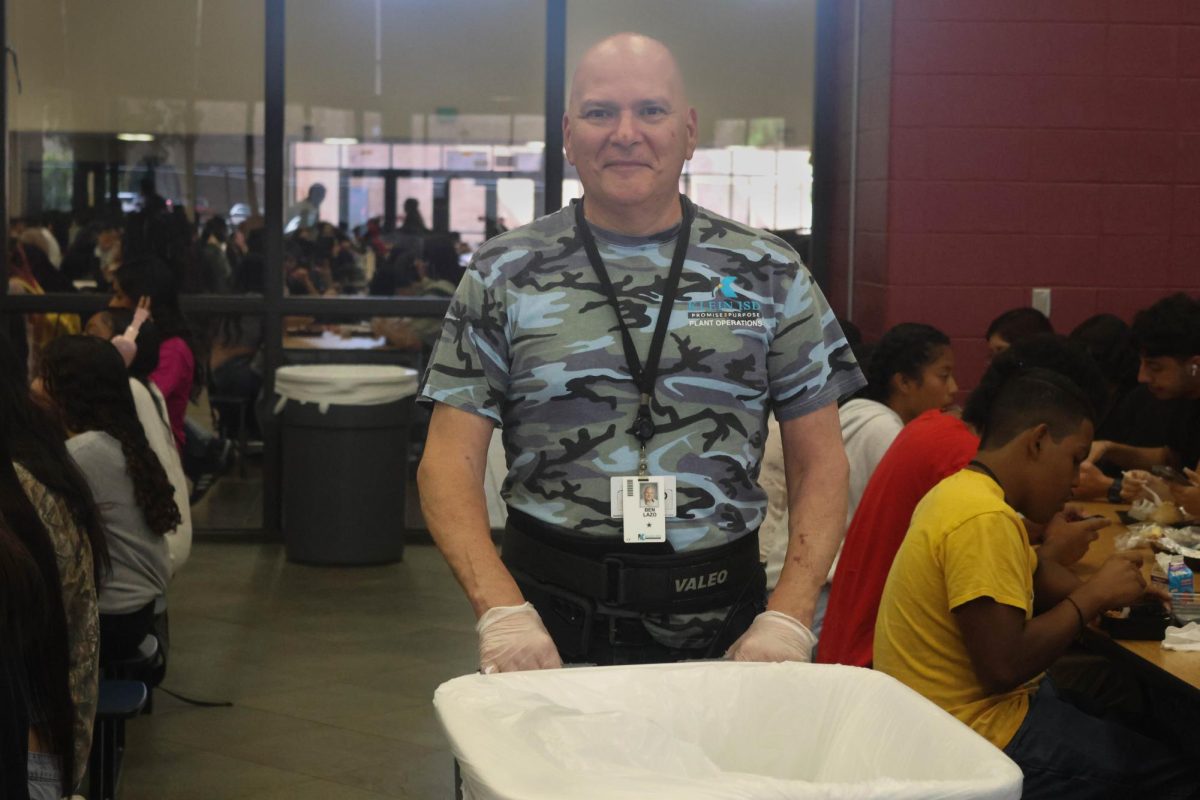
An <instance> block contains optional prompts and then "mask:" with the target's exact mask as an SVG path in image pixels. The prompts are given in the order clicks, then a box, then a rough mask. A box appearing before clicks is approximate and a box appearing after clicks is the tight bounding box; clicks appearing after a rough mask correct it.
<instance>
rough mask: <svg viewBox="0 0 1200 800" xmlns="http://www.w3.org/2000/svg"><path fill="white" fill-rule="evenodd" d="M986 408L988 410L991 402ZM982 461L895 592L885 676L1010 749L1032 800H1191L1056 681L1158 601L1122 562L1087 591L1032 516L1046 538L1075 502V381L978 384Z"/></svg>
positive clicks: (1081, 402) (882, 642)
mask: <svg viewBox="0 0 1200 800" xmlns="http://www.w3.org/2000/svg"><path fill="white" fill-rule="evenodd" d="M985 395H986V396H985ZM970 405H972V406H973V407H974V408H975V409H977V410H979V409H982V411H983V412H984V419H985V422H984V425H983V430H982V432H981V434H982V435H981V442H980V447H979V452H978V454H977V455H976V458H975V460H973V461H971V463H970V464H969V465H968V466H967V468H966V469H964V470H962V471H960V472H957V473H955V474H954V475H951V476H950V477H948V478H946V479H945V480H943V481H942V482H941V483H939V484H938V485H937V486H935V487H934V488H933V490H932V491H930V492H929V494H928V495H926V496H925V498H924V499H923V500H922V501H921V503H920V504H919V505H918V506H917V508H916V510H915V512H914V513H913V517H912V523H911V525H910V527H909V530H908V534H907V535H906V537H905V540H904V543H903V544H902V545H901V547H900V551H899V552H898V553H897V555H896V560H895V563H894V564H893V566H892V570H891V572H890V574H889V576H888V580H887V584H886V585H885V587H884V592H883V598H882V601H881V604H880V609H879V618H878V621H877V624H876V627H875V645H874V655H875V667H876V668H877V669H879V670H882V671H883V672H886V673H888V674H890V675H892V676H893V677H895V678H897V679H898V680H900V681H902V682H903V683H905V684H907V685H908V686H910V687H912V688H913V689H915V690H916V691H918V692H920V693H921V694H923V695H925V696H926V697H928V698H929V699H930V700H932V701H934V702H935V703H937V704H938V705H939V706H941V707H942V708H944V709H945V710H946V711H948V712H950V713H951V714H953V715H955V716H956V717H958V718H959V719H960V720H962V721H963V722H964V723H966V724H967V725H969V726H971V728H972V729H974V730H975V731H976V732H977V733H979V734H980V735H982V736H984V737H985V738H987V739H988V740H989V741H991V742H992V743H993V744H995V745H996V746H997V747H999V748H1002V749H1003V750H1004V751H1005V753H1007V754H1008V755H1009V756H1010V757H1011V758H1012V759H1013V760H1014V761H1016V762H1017V764H1018V765H1020V767H1021V769H1022V771H1023V772H1024V773H1025V788H1024V797H1026V798H1036V797H1055V798H1061V797H1114V796H1116V797H1120V796H1132V795H1131V794H1129V793H1131V792H1134V791H1135V790H1138V789H1143V790H1145V789H1149V790H1152V791H1154V796H1155V797H1159V798H1164V797H1191V796H1193V795H1194V794H1195V787H1194V785H1195V779H1194V777H1193V776H1192V775H1191V770H1190V769H1189V767H1188V766H1187V765H1186V764H1185V763H1184V762H1183V761H1181V760H1180V759H1177V758H1176V757H1175V756H1174V755H1172V754H1171V753H1170V752H1169V751H1168V750H1167V749H1166V748H1165V747H1164V746H1163V745H1162V744H1160V743H1158V742H1155V741H1152V740H1150V739H1147V738H1145V737H1143V736H1141V735H1139V734H1137V733H1135V732H1133V731H1131V730H1128V729H1125V728H1123V727H1121V726H1119V725H1116V724H1113V723H1110V722H1105V721H1102V720H1099V719H1096V718H1094V717H1091V716H1089V715H1087V714H1085V713H1084V712H1082V711H1080V710H1079V709H1077V708H1075V707H1074V706H1072V705H1070V704H1068V703H1066V702H1064V701H1063V700H1061V699H1060V698H1059V697H1058V696H1057V694H1056V693H1055V691H1054V687H1053V686H1052V684H1051V683H1050V681H1049V680H1048V679H1046V678H1045V677H1044V675H1043V672H1044V670H1046V668H1047V667H1049V666H1050V665H1051V664H1052V663H1053V662H1054V661H1055V659H1057V658H1058V657H1059V656H1060V655H1062V654H1063V652H1065V651H1066V649H1067V647H1068V646H1069V645H1070V644H1071V642H1072V641H1073V640H1074V639H1075V637H1076V636H1077V635H1078V634H1079V633H1080V631H1082V629H1083V627H1084V625H1085V624H1086V621H1087V620H1089V619H1092V618H1094V617H1095V616H1096V615H1098V614H1099V613H1100V612H1102V611H1104V610H1107V609H1110V608H1119V607H1121V606H1124V605H1128V604H1129V603H1131V602H1134V601H1136V600H1138V599H1139V598H1141V597H1142V596H1143V595H1144V594H1145V593H1146V584H1145V581H1144V580H1143V578H1142V574H1141V570H1140V569H1139V567H1138V565H1137V564H1136V563H1135V562H1133V561H1131V560H1129V559H1126V558H1121V557H1119V556H1114V557H1113V558H1111V559H1109V560H1108V561H1107V562H1105V564H1104V566H1103V567H1102V568H1101V569H1100V571H1099V572H1098V573H1097V574H1096V575H1095V576H1094V577H1093V578H1092V579H1091V580H1089V581H1087V582H1086V583H1082V582H1080V581H1079V579H1077V578H1076V577H1075V576H1074V575H1072V574H1071V573H1070V572H1069V571H1067V570H1066V569H1065V568H1064V567H1062V566H1060V565H1059V564H1057V563H1055V562H1053V561H1051V560H1049V559H1041V560H1039V558H1038V556H1037V555H1036V553H1035V551H1034V550H1033V548H1032V547H1031V546H1030V543H1029V538H1028V534H1027V532H1026V529H1025V524H1024V521H1023V520H1022V518H1021V515H1024V517H1026V518H1027V519H1029V520H1031V521H1033V522H1035V523H1045V522H1047V521H1048V520H1049V519H1050V517H1051V516H1053V515H1054V514H1055V513H1056V512H1057V511H1058V510H1059V509H1061V508H1062V506H1063V503H1064V502H1065V501H1066V500H1067V498H1068V497H1069V496H1070V493H1071V490H1072V488H1073V487H1074V485H1075V483H1076V481H1077V479H1078V472H1079V464H1080V463H1081V462H1082V461H1083V460H1084V458H1086V457H1087V454H1088V449H1089V447H1090V445H1091V440H1092V431H1093V426H1094V420H1095V412H1094V411H1093V410H1092V406H1091V403H1090V402H1089V400H1088V397H1087V396H1086V395H1084V394H1083V393H1082V392H1081V391H1080V390H1079V388H1078V387H1076V386H1075V385H1074V384H1073V383H1071V382H1070V381H1069V380H1067V379H1066V378H1064V377H1063V376H1062V375H1059V374H1057V373H1054V372H1050V371H1048V370H1042V369H1020V370H1019V371H1017V372H1016V373H1015V374H1013V375H1012V376H1011V377H1009V378H1007V379H1006V380H1003V381H991V382H985V383H984V384H981V387H980V389H978V390H976V394H975V395H973V396H972V398H971V403H970Z"/></svg>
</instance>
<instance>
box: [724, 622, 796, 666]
mask: <svg viewBox="0 0 1200 800" xmlns="http://www.w3.org/2000/svg"><path fill="white" fill-rule="evenodd" d="M816 643H817V637H816V636H815V635H813V632H812V631H810V630H809V629H808V627H807V626H806V625H804V623H802V622H801V621H800V620H798V619H796V618H795V617H790V616H788V615H787V614H784V613H783V612H781V611H764V612H763V613H761V614H759V615H758V616H757V617H755V618H754V622H752V623H750V627H749V628H747V629H746V632H745V633H743V634H742V635H741V636H740V637H738V640H737V641H736V642H734V643H733V646H732V647H730V648H729V650H727V651H726V652H725V658H728V659H731V660H733V661H805V662H808V661H811V660H812V649H813V647H814V646H815V645H816Z"/></svg>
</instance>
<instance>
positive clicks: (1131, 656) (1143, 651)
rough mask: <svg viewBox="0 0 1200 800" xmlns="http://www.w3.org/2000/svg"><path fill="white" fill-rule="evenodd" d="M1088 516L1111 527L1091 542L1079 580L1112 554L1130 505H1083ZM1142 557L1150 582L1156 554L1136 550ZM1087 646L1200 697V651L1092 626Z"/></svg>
mask: <svg viewBox="0 0 1200 800" xmlns="http://www.w3.org/2000/svg"><path fill="white" fill-rule="evenodd" d="M1082 505H1083V506H1084V509H1085V513H1087V514H1103V515H1104V516H1105V517H1107V518H1108V519H1109V520H1111V521H1112V524H1111V525H1109V526H1108V527H1106V528H1104V529H1102V530H1101V531H1100V537H1099V538H1098V539H1097V540H1096V541H1095V542H1093V543H1092V546H1091V547H1090V548H1089V549H1088V552H1087V555H1085V556H1084V557H1083V558H1082V559H1081V560H1080V561H1079V563H1078V564H1076V565H1075V566H1073V567H1072V570H1073V571H1074V572H1075V573H1076V574H1077V575H1079V576H1080V577H1083V578H1086V577H1088V576H1090V575H1092V574H1094V573H1095V572H1096V570H1098V569H1099V568H1100V565H1101V564H1103V563H1104V561H1105V560H1106V559H1107V558H1108V557H1109V556H1111V555H1112V554H1113V552H1114V550H1115V548H1114V546H1113V542H1114V541H1115V540H1116V538H1117V536H1119V535H1120V534H1122V533H1124V532H1125V526H1124V525H1123V524H1122V523H1121V521H1120V520H1119V519H1118V517H1117V512H1118V511H1124V510H1125V509H1127V508H1128V506H1114V505H1109V504H1108V503H1083V504H1082ZM1137 552H1138V553H1140V554H1141V555H1142V557H1143V561H1142V570H1143V573H1144V574H1145V576H1146V579H1147V580H1149V577H1150V566H1151V563H1152V562H1153V560H1154V553H1153V551H1151V550H1150V548H1148V547H1147V548H1142V549H1139V550H1138V551H1137ZM1084 643H1085V644H1086V645H1087V646H1088V647H1091V648H1093V649H1095V650H1097V651H1098V652H1102V653H1104V654H1105V655H1108V656H1110V657H1111V658H1114V659H1116V660H1118V661H1121V662H1124V663H1126V664H1129V665H1131V666H1133V667H1134V668H1135V669H1139V670H1141V671H1143V672H1145V673H1147V674H1149V675H1152V676H1153V677H1155V678H1159V679H1163V680H1165V681H1166V682H1167V683H1170V684H1172V685H1174V686H1176V687H1177V688H1185V689H1186V690H1188V691H1190V692H1195V693H1198V694H1200V652H1193V653H1181V652H1178V651H1175V650H1164V649H1163V648H1162V642H1148V641H1136V640H1131V639H1113V638H1111V637H1109V635H1108V634H1107V633H1105V632H1103V631H1101V630H1100V629H1099V628H1097V627H1095V626H1092V627H1091V628H1089V629H1088V631H1087V632H1086V633H1085V636H1084Z"/></svg>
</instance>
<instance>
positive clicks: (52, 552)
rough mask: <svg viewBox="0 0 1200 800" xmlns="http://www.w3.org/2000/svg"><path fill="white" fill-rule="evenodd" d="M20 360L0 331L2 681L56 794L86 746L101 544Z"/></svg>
mask: <svg viewBox="0 0 1200 800" xmlns="http://www.w3.org/2000/svg"><path fill="white" fill-rule="evenodd" d="M23 366H24V365H23V363H22V361H21V359H20V358H19V357H18V356H17V354H16V351H15V350H14V349H13V347H12V346H11V344H10V343H9V342H8V341H7V340H6V339H4V338H3V337H0V517H2V519H3V521H4V523H3V527H4V532H3V534H0V551H3V553H2V554H0V560H3V561H6V565H5V566H4V567H0V572H3V573H5V574H4V576H3V577H0V591H3V593H4V595H5V597H4V598H3V600H0V603H5V604H6V608H7V610H8V611H7V613H6V614H3V615H0V616H4V617H5V619H7V620H8V622H7V623H0V624H4V630H3V632H0V635H2V636H3V641H4V645H3V646H2V647H0V650H3V651H4V653H5V656H4V658H3V660H4V662H5V663H4V665H3V666H2V667H0V669H3V670H4V671H5V676H4V678H3V679H0V681H2V682H3V683H5V684H6V688H7V691H8V694H9V697H10V698H12V699H13V701H14V703H15V704H16V705H15V708H17V709H18V710H19V709H20V708H25V709H26V714H25V716H24V717H22V719H23V720H24V724H25V726H26V727H28V729H29V730H28V734H27V739H28V747H29V751H30V755H29V759H28V760H29V777H30V784H29V786H30V791H31V793H32V796H33V797H56V798H57V797H60V796H62V795H63V794H70V789H71V788H72V787H73V786H75V784H76V783H78V781H79V779H80V778H82V776H83V770H84V768H85V766H86V764H87V756H88V752H89V750H90V747H91V738H92V726H93V723H94V719H95V713H96V697H97V655H98V650H99V629H98V622H97V601H96V585H97V583H98V581H99V579H100V577H101V576H102V571H103V569H104V567H105V564H106V562H107V548H106V546H105V542H104V536H103V532H102V531H101V528H100V523H99V517H98V515H97V513H96V509H95V506H94V504H93V502H92V496H91V491H90V489H89V488H88V485H87V482H86V481H85V479H84V477H83V476H82V474H80V472H79V470H78V469H77V468H76V466H75V463H74V461H72V459H71V457H70V455H69V454H68V452H67V449H66V447H65V445H64V441H63V435H62V431H61V429H60V428H58V427H57V426H56V425H55V424H54V421H53V420H52V419H51V418H50V417H48V416H47V415H46V414H45V413H44V411H43V410H42V409H40V408H38V407H37V406H36V405H35V404H34V403H32V402H31V399H30V396H29V391H28V384H27V382H26V381H25V378H24V370H23ZM30 567H32V571H30V570H29V568H30ZM20 570H24V572H20ZM29 587H32V589H31V590H30V589H29ZM13 609H18V610H16V611H14V610H13ZM13 620H18V622H13ZM3 691H4V689H3V688H0V692H3ZM19 726H20V723H18V727H19ZM10 728H11V725H9V726H6V728H5V733H4V739H5V740H6V741H7V740H8V739H9V736H10V734H11V730H10ZM22 736H23V737H24V736H25V734H22ZM3 761H4V762H5V764H4V768H3V769H0V772H7V767H8V761H9V758H8V756H5V757H4V758H3ZM22 770H23V767H22ZM6 796H7V795H6Z"/></svg>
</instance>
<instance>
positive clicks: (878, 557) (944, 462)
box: [817, 335, 1104, 667]
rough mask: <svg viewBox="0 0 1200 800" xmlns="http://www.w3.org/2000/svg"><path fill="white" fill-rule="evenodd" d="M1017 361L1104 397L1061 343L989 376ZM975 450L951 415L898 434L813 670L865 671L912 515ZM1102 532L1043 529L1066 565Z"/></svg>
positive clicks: (1097, 379)
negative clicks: (881, 601)
mask: <svg viewBox="0 0 1200 800" xmlns="http://www.w3.org/2000/svg"><path fill="white" fill-rule="evenodd" d="M1017 361H1020V362H1021V363H1024V364H1028V365H1030V366H1038V367H1043V368H1045V369H1050V370H1054V371H1056V372H1061V373H1063V374H1065V375H1067V376H1068V377H1070V378H1071V379H1072V380H1073V381H1074V382H1075V383H1077V384H1079V385H1081V386H1089V387H1092V389H1091V391H1094V392H1096V393H1099V394H1103V392H1104V377H1103V375H1101V374H1100V371H1099V369H1098V368H1097V367H1096V365H1095V364H1094V363H1093V362H1092V361H1091V359H1089V358H1087V357H1086V354H1083V353H1082V351H1080V350H1079V349H1078V348H1077V347H1075V346H1073V345H1071V344H1069V343H1068V342H1067V341H1066V340H1064V339H1063V338H1062V337H1059V336H1054V335H1043V336H1036V337H1034V338H1032V339H1028V340H1026V341H1025V342H1023V343H1021V344H1019V345H1016V346H1014V347H1013V348H1011V349H1010V350H1009V351H1008V352H1007V353H1005V354H1003V355H1001V356H999V357H997V359H996V360H995V361H994V362H993V363H992V367H991V370H995V369H1004V368H1006V365H1007V364H1010V363H1015V362H1017ZM991 370H989V374H991ZM978 447H979V438H978V436H976V434H975V432H974V430H973V429H972V427H971V425H969V424H968V423H967V422H964V421H963V420H961V419H959V418H958V417H956V416H954V415H952V414H947V413H943V412H941V411H937V410H933V411H926V412H925V413H924V414H922V415H920V416H919V417H917V418H916V419H915V420H913V421H912V422H910V423H909V424H908V425H905V426H904V430H902V431H901V432H900V435H899V436H897V437H896V440H895V441H894V442H893V443H892V446H891V447H890V448H888V451H887V453H886V454H885V455H884V457H883V459H882V460H881V461H880V462H879V465H878V466H877V467H876V468H875V472H874V473H873V474H872V475H871V479H870V480H869V481H868V482H867V488H866V489H865V490H864V491H863V496H862V500H861V501H860V502H859V505H858V511H857V512H855V514H854V519H853V520H851V522H850V527H849V529H848V530H847V531H846V541H845V545H844V547H843V549H842V554H841V557H840V558H839V560H838V569H837V576H836V578H835V580H834V581H833V585H832V587H831V589H830V593H829V604H828V608H827V609H826V612H825V625H824V628H823V631H822V634H821V645H820V647H818V648H817V660H818V661H819V662H822V663H825V664H852V665H855V666H860V667H866V666H870V665H871V659H872V641H873V640H874V636H875V616H876V613H877V612H878V610H879V597H880V595H881V593H882V592H883V584H884V581H885V580H886V579H887V575H888V570H890V569H891V566H892V559H893V558H895V555H896V551H897V550H898V549H899V547H900V542H901V541H903V539H904V533H905V531H907V530H908V521H909V519H910V518H911V517H912V512H913V509H914V508H915V507H916V505H917V503H918V502H919V501H920V500H921V498H922V497H924V496H925V493H926V492H928V491H929V490H930V489H932V488H933V487H934V486H935V485H936V484H937V483H938V481H940V480H942V479H943V478H945V477H946V476H948V475H952V474H953V473H955V472H957V471H958V470H960V469H962V468H963V467H965V466H966V465H967V462H968V461H970V460H971V457H972V456H974V455H975V451H976V449H978ZM1100 527H1103V523H1101V522H1097V521H1095V520H1082V521H1075V522H1072V521H1069V520H1068V519H1067V518H1066V517H1065V516H1060V517H1057V518H1056V519H1055V521H1054V522H1053V523H1052V524H1051V525H1050V526H1048V527H1047V530H1046V539H1047V542H1046V545H1047V546H1049V547H1050V548H1051V554H1052V555H1053V556H1054V557H1055V558H1056V559H1058V560H1059V561H1061V562H1063V563H1071V562H1073V561H1074V560H1077V559H1078V558H1080V557H1081V556H1082V555H1083V553H1084V552H1085V551H1086V549H1087V543H1088V542H1089V541H1090V539H1091V538H1094V536H1095V531H1096V530H1097V529H1098V528H1100Z"/></svg>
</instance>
